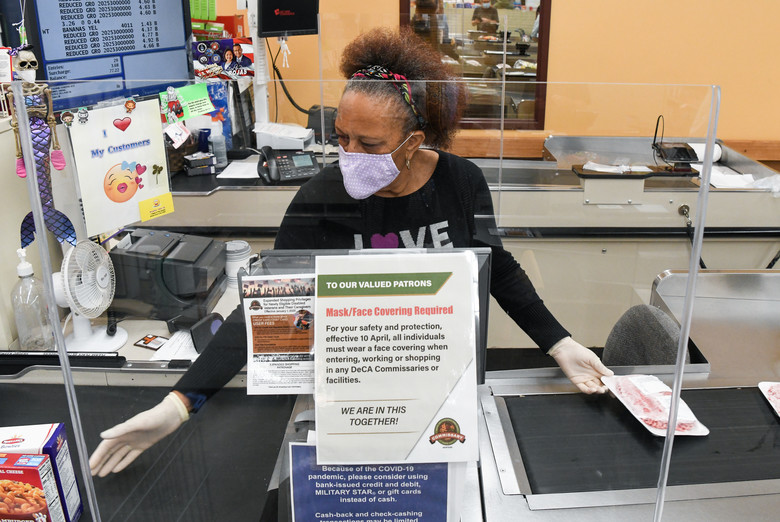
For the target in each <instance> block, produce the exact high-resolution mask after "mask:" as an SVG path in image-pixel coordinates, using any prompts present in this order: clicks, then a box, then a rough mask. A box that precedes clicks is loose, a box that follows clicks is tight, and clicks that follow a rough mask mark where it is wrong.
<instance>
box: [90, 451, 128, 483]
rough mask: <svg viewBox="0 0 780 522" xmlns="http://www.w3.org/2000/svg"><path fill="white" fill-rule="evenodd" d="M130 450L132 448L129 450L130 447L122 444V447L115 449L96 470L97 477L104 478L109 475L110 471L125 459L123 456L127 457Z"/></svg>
mask: <svg viewBox="0 0 780 522" xmlns="http://www.w3.org/2000/svg"><path fill="white" fill-rule="evenodd" d="M131 449H132V448H130V446H128V445H127V444H123V445H122V446H119V447H117V448H116V450H115V451H114V452H113V453H111V455H110V456H109V457H108V458H107V459H106V461H105V463H104V464H103V465H102V466H101V467H100V469H99V470H98V477H105V476H106V475H108V474H109V473H111V471H113V469H114V466H116V464H117V463H118V462H119V461H121V460H122V459H123V458H125V455H127V454H128V453H129V452H130V450H131Z"/></svg>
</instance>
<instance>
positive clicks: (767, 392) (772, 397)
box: [758, 382, 780, 417]
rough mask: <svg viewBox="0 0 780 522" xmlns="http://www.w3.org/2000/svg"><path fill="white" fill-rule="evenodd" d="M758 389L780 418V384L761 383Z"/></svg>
mask: <svg viewBox="0 0 780 522" xmlns="http://www.w3.org/2000/svg"><path fill="white" fill-rule="evenodd" d="M758 389H759V390H761V393H763V394H764V397H766V400H768V401H769V404H770V405H771V406H772V409H773V410H775V413H776V414H777V416H778V417H780V382H760V383H758Z"/></svg>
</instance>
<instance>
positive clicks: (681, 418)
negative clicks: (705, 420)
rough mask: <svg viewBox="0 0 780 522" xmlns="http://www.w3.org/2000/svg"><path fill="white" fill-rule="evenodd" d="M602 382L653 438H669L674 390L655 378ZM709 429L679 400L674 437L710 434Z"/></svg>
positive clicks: (617, 378) (631, 377) (615, 378)
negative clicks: (667, 431) (667, 433)
mask: <svg viewBox="0 0 780 522" xmlns="http://www.w3.org/2000/svg"><path fill="white" fill-rule="evenodd" d="M601 381H602V382H603V383H604V384H605V385H606V386H607V388H609V390H610V391H611V392H612V393H614V394H615V396H616V397H617V398H618V399H619V400H620V402H622V403H623V405H624V406H625V407H626V408H628V411H630V412H631V414H632V415H633V416H634V417H636V419H637V420H638V421H639V422H640V423H641V424H642V425H643V426H644V427H645V428H647V430H648V431H649V432H650V433H652V434H653V435H657V436H659V437H665V436H666V428H667V427H668V425H669V407H670V404H671V397H672V390H671V389H669V387H668V386H667V385H666V384H664V383H663V382H661V380H659V379H658V377H655V376H654V375H615V376H612V377H602V378H601ZM709 433H710V430H709V429H707V427H706V426H705V425H704V424H702V423H701V422H699V421H698V420H697V419H696V416H695V415H694V414H693V412H692V411H691V409H690V408H689V407H688V405H687V404H685V401H683V400H682V399H680V407H679V408H678V410H677V427H676V429H675V431H674V434H675V435H698V436H703V435H708V434H709Z"/></svg>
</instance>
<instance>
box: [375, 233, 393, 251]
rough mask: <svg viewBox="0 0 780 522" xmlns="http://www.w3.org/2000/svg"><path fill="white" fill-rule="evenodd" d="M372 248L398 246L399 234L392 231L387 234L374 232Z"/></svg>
mask: <svg viewBox="0 0 780 522" xmlns="http://www.w3.org/2000/svg"><path fill="white" fill-rule="evenodd" d="M371 248H398V236H397V235H396V234H393V233H392V232H390V233H389V234H387V235H385V236H383V235H382V234H374V235H373V236H371Z"/></svg>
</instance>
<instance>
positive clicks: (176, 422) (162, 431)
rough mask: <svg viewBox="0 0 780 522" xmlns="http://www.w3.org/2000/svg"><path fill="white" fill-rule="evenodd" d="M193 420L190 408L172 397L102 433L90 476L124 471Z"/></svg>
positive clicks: (92, 460)
mask: <svg viewBox="0 0 780 522" xmlns="http://www.w3.org/2000/svg"><path fill="white" fill-rule="evenodd" d="M188 418H189V412H188V411H187V408H186V406H185V405H184V403H183V402H182V400H181V399H179V398H178V397H177V396H176V394H175V393H173V392H171V393H169V394H168V395H167V396H166V397H165V398H164V399H163V400H162V401H161V402H160V403H159V404H158V405H157V406H155V407H153V408H151V409H149V410H146V411H143V412H141V413H139V414H137V415H135V416H133V417H132V418H130V419H128V420H126V421H125V422H122V423H120V424H117V425H116V426H114V427H112V428H109V429H107V430H105V431H104V432H102V433H101V434H100V436H101V437H102V438H103V439H104V440H103V441H102V442H101V443H100V444H99V445H98V447H97V449H96V450H95V452H94V453H93V454H92V456H91V457H90V459H89V464H90V472H91V473H92V474H93V475H95V474H97V475H98V476H100V477H104V476H106V475H108V474H109V473H111V472H118V471H122V470H123V469H124V468H125V467H127V466H128V465H129V464H130V463H131V462H133V460H135V459H136V457H138V455H140V454H141V453H142V452H143V451H144V450H145V449H147V448H149V447H150V446H152V445H153V444H155V443H156V442H157V441H159V440H160V439H162V438H163V437H165V436H167V435H169V434H171V433H173V432H174V431H176V428H178V427H179V426H180V425H181V424H182V423H183V422H184V421H186V420H187V419H188Z"/></svg>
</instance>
